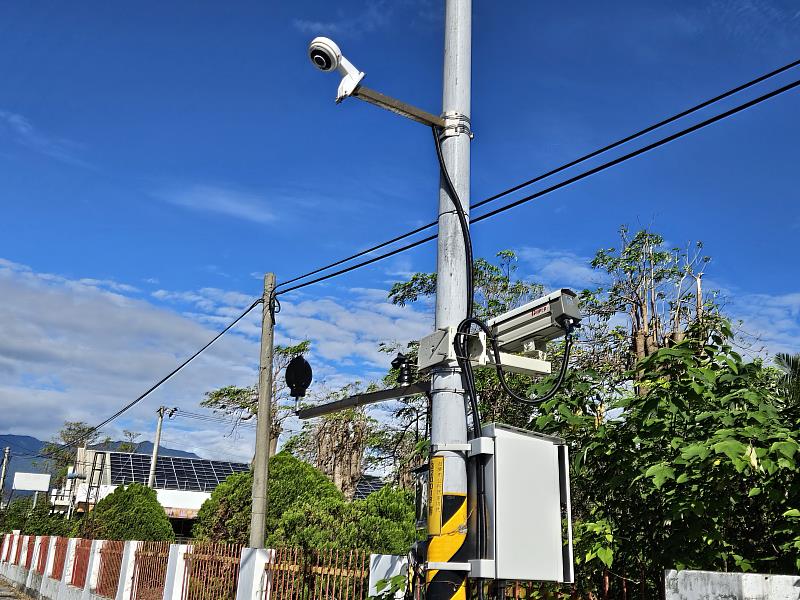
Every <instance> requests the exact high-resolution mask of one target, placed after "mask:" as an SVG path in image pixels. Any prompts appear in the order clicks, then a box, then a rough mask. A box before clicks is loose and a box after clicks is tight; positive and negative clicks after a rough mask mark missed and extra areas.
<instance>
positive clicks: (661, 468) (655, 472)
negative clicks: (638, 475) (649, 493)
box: [644, 463, 675, 489]
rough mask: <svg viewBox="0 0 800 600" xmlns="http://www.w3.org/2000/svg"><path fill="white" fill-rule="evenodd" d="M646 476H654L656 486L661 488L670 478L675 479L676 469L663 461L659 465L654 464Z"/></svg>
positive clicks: (646, 472)
mask: <svg viewBox="0 0 800 600" xmlns="http://www.w3.org/2000/svg"><path fill="white" fill-rule="evenodd" d="M644 475H645V477H652V478H653V485H655V486H656V488H658V489H661V486H662V485H664V482H666V481H667V480H668V479H675V470H674V469H673V468H672V467H670V466H669V465H665V464H663V463H661V464H658V465H653V466H652V467H650V468H649V469H647V471H645V473H644Z"/></svg>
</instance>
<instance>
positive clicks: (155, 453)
mask: <svg viewBox="0 0 800 600" xmlns="http://www.w3.org/2000/svg"><path fill="white" fill-rule="evenodd" d="M167 410H169V409H168V408H167V407H166V406H160V407H159V408H158V410H157V411H156V412H157V413H158V425H156V440H155V442H153V456H152V458H150V475H148V477H147V487H149V488H151V487H153V485H155V482H156V462H157V461H158V446H159V445H160V444H161V426H162V425H163V423H164V413H166V412H167ZM172 410H173V411H174V410H175V409H172ZM170 414H171V413H170Z"/></svg>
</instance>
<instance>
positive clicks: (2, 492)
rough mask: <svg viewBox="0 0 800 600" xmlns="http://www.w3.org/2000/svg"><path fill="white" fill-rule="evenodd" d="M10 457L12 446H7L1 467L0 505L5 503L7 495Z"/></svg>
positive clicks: (4, 449)
mask: <svg viewBox="0 0 800 600" xmlns="http://www.w3.org/2000/svg"><path fill="white" fill-rule="evenodd" d="M10 457H11V448H9V447H8V446H6V447H5V448H3V466H2V467H0V505H1V504H3V496H4V495H5V485H6V470H7V469H8V459H9V458H10Z"/></svg>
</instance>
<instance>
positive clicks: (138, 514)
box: [82, 483, 175, 540]
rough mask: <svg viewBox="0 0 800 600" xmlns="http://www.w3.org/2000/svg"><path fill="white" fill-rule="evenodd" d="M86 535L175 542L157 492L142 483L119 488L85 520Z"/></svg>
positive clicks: (96, 537) (100, 537)
mask: <svg viewBox="0 0 800 600" xmlns="http://www.w3.org/2000/svg"><path fill="white" fill-rule="evenodd" d="M82 530H83V531H82V535H83V536H84V537H90V538H93V539H104V540H173V539H175V534H174V533H173V531H172V525H171V524H170V522H169V518H168V517H167V514H166V513H165V512H164V508H163V507H162V506H161V505H160V504H159V503H158V499H157V497H156V491H155V490H153V489H150V488H148V487H146V486H144V485H142V484H140V483H131V484H130V485H128V486H119V487H118V488H117V489H115V490H114V491H113V492H112V493H111V494H109V495H108V496H106V497H105V498H103V499H102V500H100V502H98V503H97V506H95V508H94V510H92V512H91V513H89V514H88V515H87V516H85V517H84V519H83V526H82Z"/></svg>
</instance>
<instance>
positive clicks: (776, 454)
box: [535, 320, 800, 594]
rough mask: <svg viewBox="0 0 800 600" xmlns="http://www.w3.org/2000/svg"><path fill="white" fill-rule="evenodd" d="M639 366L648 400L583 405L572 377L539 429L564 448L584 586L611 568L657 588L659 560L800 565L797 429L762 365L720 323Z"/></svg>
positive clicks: (682, 564) (667, 563)
mask: <svg viewBox="0 0 800 600" xmlns="http://www.w3.org/2000/svg"><path fill="white" fill-rule="evenodd" d="M710 326H711V324H710V322H709V321H708V320H706V321H705V322H703V323H698V324H695V325H693V326H691V327H690V328H689V329H688V330H687V331H686V336H685V338H684V340H683V341H681V342H679V343H677V344H675V345H674V346H673V347H669V348H661V349H659V350H657V351H656V352H654V353H653V354H650V355H649V356H648V357H646V358H644V359H642V360H641V361H639V362H638V363H637V365H636V367H635V371H636V372H635V373H630V374H629V375H628V377H629V380H630V381H633V380H635V381H638V382H641V384H642V385H643V389H645V390H646V392H645V393H644V394H639V393H632V391H631V389H630V388H629V389H628V392H627V393H623V394H620V395H619V396H618V397H616V398H612V399H610V401H609V402H608V409H609V413H611V414H614V415H615V417H614V418H613V419H608V418H606V419H603V420H601V421H598V420H597V419H596V418H595V416H594V415H592V414H590V413H589V412H588V411H587V410H586V404H587V401H588V400H590V399H591V397H592V395H593V393H594V391H593V390H592V387H591V382H590V381H589V382H588V383H587V379H586V378H585V377H584V378H583V379H582V378H581V377H574V378H573V379H572V380H571V381H570V382H569V385H568V387H567V388H565V389H564V391H563V393H562V394H560V395H559V396H558V397H557V398H555V399H553V400H552V401H550V402H549V403H547V405H545V406H543V407H542V408H543V410H542V414H541V415H540V416H539V417H538V418H537V420H536V423H535V428H536V430H537V431H542V432H544V433H551V434H556V435H559V436H561V437H564V438H566V439H567V440H569V441H570V443H571V445H572V457H573V464H572V469H571V471H572V477H573V490H576V503H575V504H574V505H573V506H574V507H575V513H574V517H575V518H576V526H575V529H576V547H577V551H576V557H577V560H578V561H579V562H580V563H581V569H582V575H583V583H584V585H586V587H588V588H590V589H591V588H592V587H594V589H597V586H598V584H599V580H600V577H601V574H602V573H603V572H604V571H605V572H609V570H610V569H612V568H613V571H611V572H613V573H615V574H617V575H618V576H625V577H629V578H631V579H634V580H637V581H638V580H640V581H642V582H643V584H642V585H643V586H644V587H646V589H647V590H649V591H648V592H647V593H648V594H655V593H656V592H657V589H658V587H659V586H660V580H661V573H662V572H663V569H666V568H675V567H677V568H696V569H707V570H734V569H735V570H759V571H763V572H773V573H779V572H791V571H792V570H793V569H796V568H800V560H798V559H797V557H798V556H800V511H798V509H799V508H800V469H798V465H797V463H796V457H797V456H798V450H799V449H800V446H799V445H798V441H797V439H798V436H797V431H798V428H797V423H794V422H792V420H791V419H790V418H788V417H787V414H786V413H785V412H784V411H783V410H782V405H783V404H782V402H781V399H780V398H779V397H778V396H777V395H776V393H775V392H774V387H775V386H770V385H765V384H764V381H765V377H768V376H769V375H768V373H765V369H764V368H763V366H762V365H761V364H760V363H759V362H750V363H746V362H744V361H743V360H742V358H741V356H739V355H738V354H737V353H736V352H735V351H734V350H733V349H732V347H731V345H730V343H729V340H730V339H731V338H732V333H731V330H730V328H729V326H728V324H727V323H726V322H724V321H718V322H717V323H716V324H715V325H714V326H713V330H712V332H711V333H710V335H709V334H708V332H709V327H710Z"/></svg>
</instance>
